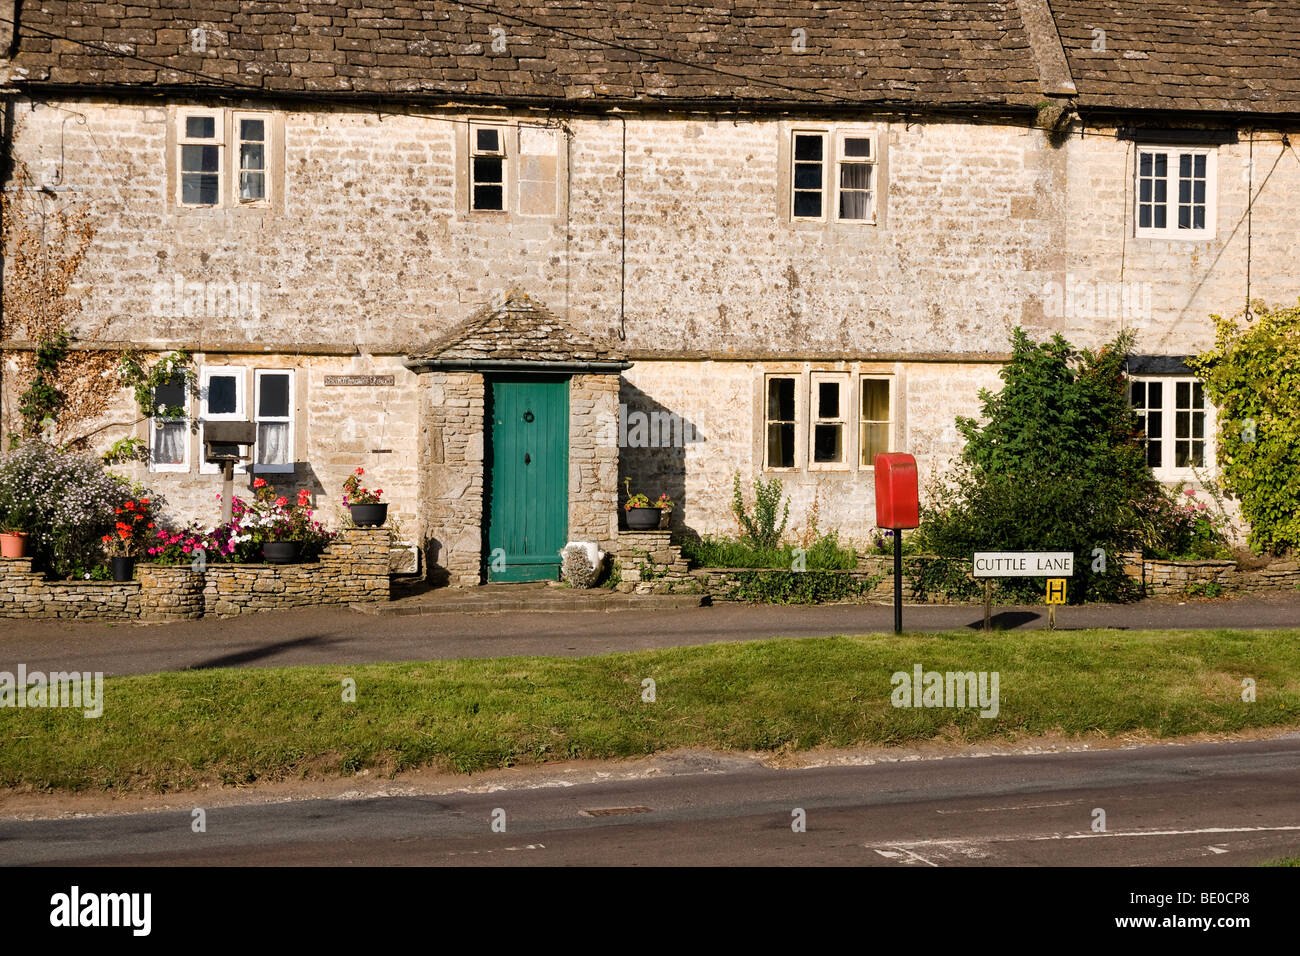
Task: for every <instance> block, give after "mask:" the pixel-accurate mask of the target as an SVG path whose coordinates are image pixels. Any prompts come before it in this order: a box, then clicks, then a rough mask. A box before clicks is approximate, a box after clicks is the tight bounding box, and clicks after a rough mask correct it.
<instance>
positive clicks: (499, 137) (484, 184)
mask: <svg viewBox="0 0 1300 956" xmlns="http://www.w3.org/2000/svg"><path fill="white" fill-rule="evenodd" d="M469 147H470V157H469V163H470V184H469V192H470V196H469V208H470V209H472V210H475V211H478V212H505V211H506V167H507V162H506V159H507V157H506V128H505V127H504V126H478V125H472V126H470V128H469Z"/></svg>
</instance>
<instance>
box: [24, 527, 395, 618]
mask: <svg viewBox="0 0 1300 956" xmlns="http://www.w3.org/2000/svg"><path fill="white" fill-rule="evenodd" d="M391 547H392V536H391V534H390V533H389V532H388V531H385V530H383V529H382V528H381V529H351V530H346V531H343V532H342V533H341V534H340V535H339V537H338V538H337V539H335V541H334V542H333V543H331V544H330V546H329V547H328V548H326V550H325V552H324V553H323V554H322V555H321V556H320V559H319V560H317V561H310V562H304V563H302V564H287V565H272V564H210V565H208V567H207V569H206V570H204V571H195V570H192V569H191V568H189V567H185V566H165V565H154V564H140V565H138V566H137V569H136V571H137V580H134V581H126V582H121V583H112V582H90V581H46V580H45V579H44V577H43V576H42V575H41V574H40V573H39V572H36V571H33V570H32V562H31V559H29V558H5V559H0V617H29V618H58V617H73V618H93V619H95V620H115V621H127V620H142V621H173V620H186V619H193V618H197V617H202V616H204V615H215V616H218V617H228V616H233V615H236V614H244V613H248V612H250V611H267V610H276V609H284V608H292V607H314V606H317V605H321V604H352V603H356V602H366V601H386V600H388V599H389V596H390V584H389V581H390V579H389V574H388V564H389V552H390V550H391Z"/></svg>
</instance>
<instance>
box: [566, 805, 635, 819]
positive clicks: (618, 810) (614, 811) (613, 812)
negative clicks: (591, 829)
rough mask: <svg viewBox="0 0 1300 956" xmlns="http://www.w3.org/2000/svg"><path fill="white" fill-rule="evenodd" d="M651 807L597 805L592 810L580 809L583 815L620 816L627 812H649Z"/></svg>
mask: <svg viewBox="0 0 1300 956" xmlns="http://www.w3.org/2000/svg"><path fill="white" fill-rule="evenodd" d="M649 812H650V808H649V807H596V808H594V809H591V810H579V811H578V816H581V817H618V816H623V815H624V814H627V813H649Z"/></svg>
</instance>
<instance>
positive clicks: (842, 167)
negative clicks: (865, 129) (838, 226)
mask: <svg viewBox="0 0 1300 956" xmlns="http://www.w3.org/2000/svg"><path fill="white" fill-rule="evenodd" d="M871 146H872V144H871V137H870V136H868V135H867V134H865V133H841V134H840V135H839V136H838V137H837V138H836V150H835V162H836V166H837V167H838V169H839V173H838V175H837V177H836V182H837V187H838V192H839V216H838V218H839V219H840V220H841V221H847V222H870V221H871V220H872V219H874V218H875V215H876V213H875V207H874V205H873V204H872V189H873V186H874V184H873V182H872V178H873V175H874V173H875V162H876V154H875V150H873V149H872V148H871Z"/></svg>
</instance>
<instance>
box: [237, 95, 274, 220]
mask: <svg viewBox="0 0 1300 956" xmlns="http://www.w3.org/2000/svg"><path fill="white" fill-rule="evenodd" d="M234 129H235V151H234V156H235V158H236V159H237V160H238V162H239V165H238V167H233V166H232V168H237V169H238V172H239V175H238V178H237V179H236V181H235V201H236V202H239V203H265V202H269V201H270V199H271V194H270V180H269V178H268V176H267V158H268V153H269V147H270V144H271V124H270V121H269V119H268V117H267V116H266V114H259V113H236V114H235V116H234Z"/></svg>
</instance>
